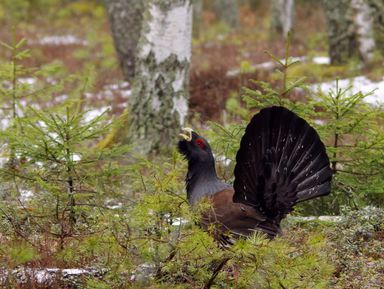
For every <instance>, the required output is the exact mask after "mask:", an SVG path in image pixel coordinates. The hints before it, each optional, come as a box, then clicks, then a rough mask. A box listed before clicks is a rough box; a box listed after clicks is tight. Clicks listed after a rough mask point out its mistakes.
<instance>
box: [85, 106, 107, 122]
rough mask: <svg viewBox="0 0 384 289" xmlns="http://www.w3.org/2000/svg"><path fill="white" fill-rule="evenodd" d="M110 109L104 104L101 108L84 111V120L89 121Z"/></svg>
mask: <svg viewBox="0 0 384 289" xmlns="http://www.w3.org/2000/svg"><path fill="white" fill-rule="evenodd" d="M110 109H111V106H105V107H101V108H95V109H91V110H88V111H87V112H86V113H84V121H85V122H90V121H92V120H94V119H95V118H96V117H98V116H100V115H102V114H103V113H105V112H106V111H108V110H110Z"/></svg>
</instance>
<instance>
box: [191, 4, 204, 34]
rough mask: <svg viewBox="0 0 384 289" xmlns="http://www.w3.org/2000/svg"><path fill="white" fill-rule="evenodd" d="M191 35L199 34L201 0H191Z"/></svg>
mask: <svg viewBox="0 0 384 289" xmlns="http://www.w3.org/2000/svg"><path fill="white" fill-rule="evenodd" d="M192 3H193V37H196V38H198V37H199V36H200V27H201V21H202V17H201V16H202V14H203V0H193V1H192Z"/></svg>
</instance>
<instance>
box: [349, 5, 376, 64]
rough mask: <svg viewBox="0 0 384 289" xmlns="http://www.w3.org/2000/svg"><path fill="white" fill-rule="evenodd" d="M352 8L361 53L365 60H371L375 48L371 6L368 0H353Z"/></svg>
mask: <svg viewBox="0 0 384 289" xmlns="http://www.w3.org/2000/svg"><path fill="white" fill-rule="evenodd" d="M351 8H352V9H353V21H354V25H355V29H354V30H355V33H356V39H357V43H358V49H359V54H360V57H361V58H362V60H363V61H364V62H369V61H371V60H372V58H373V53H374V50H375V39H374V31H373V17H372V13H371V8H370V7H369V5H368V2H367V1H366V0H351Z"/></svg>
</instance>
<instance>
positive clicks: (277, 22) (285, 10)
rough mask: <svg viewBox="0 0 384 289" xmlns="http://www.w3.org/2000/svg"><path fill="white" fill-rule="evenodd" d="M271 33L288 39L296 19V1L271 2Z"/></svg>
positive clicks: (278, 0) (273, 35) (276, 0)
mask: <svg viewBox="0 0 384 289" xmlns="http://www.w3.org/2000/svg"><path fill="white" fill-rule="evenodd" d="M270 9H271V33H272V37H275V35H276V34H278V35H282V36H283V37H284V38H287V36H288V32H289V31H291V30H292V27H293V20H294V17H295V0H271V7H270Z"/></svg>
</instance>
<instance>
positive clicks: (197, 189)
mask: <svg viewBox="0 0 384 289" xmlns="http://www.w3.org/2000/svg"><path fill="white" fill-rule="evenodd" d="M185 182H186V185H187V196H188V201H189V203H190V204H195V203H196V202H197V201H199V200H200V199H201V198H203V197H207V196H210V195H213V194H214V193H216V192H218V191H219V190H220V189H221V188H223V187H225V186H224V185H225V184H224V183H223V182H221V181H220V180H219V179H218V177H217V174H216V169H215V160H214V159H213V157H212V159H211V160H209V161H204V162H202V161H195V162H194V161H189V162H188V174H187V176H186V180H185Z"/></svg>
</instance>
